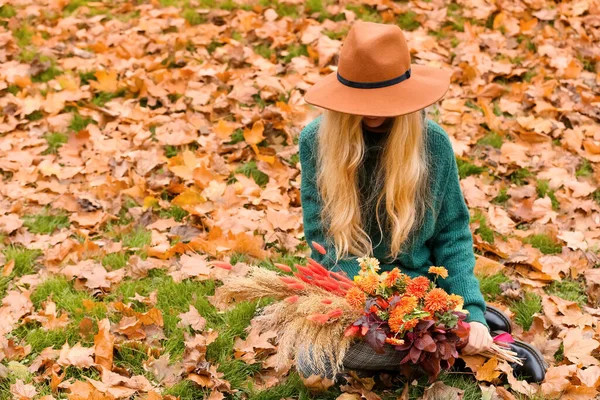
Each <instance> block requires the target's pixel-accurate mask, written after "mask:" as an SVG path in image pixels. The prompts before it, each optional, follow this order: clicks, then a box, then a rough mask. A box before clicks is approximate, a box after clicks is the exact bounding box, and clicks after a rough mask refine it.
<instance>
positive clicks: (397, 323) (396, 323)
mask: <svg viewBox="0 0 600 400" xmlns="http://www.w3.org/2000/svg"><path fill="white" fill-rule="evenodd" d="M403 318H404V313H402V312H401V310H398V309H397V308H395V309H394V311H392V313H391V315H390V318H389V319H388V326H389V327H390V329H391V330H392V332H400V330H401V329H402V324H404V320H403Z"/></svg>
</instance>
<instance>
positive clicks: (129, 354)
mask: <svg viewBox="0 0 600 400" xmlns="http://www.w3.org/2000/svg"><path fill="white" fill-rule="evenodd" d="M139 347H140V346H138V345H136V343H123V344H121V345H119V346H116V347H115V350H116V351H115V354H114V364H115V365H116V366H117V367H120V368H125V369H127V370H128V371H129V372H131V373H132V374H133V375H147V372H146V370H145V369H144V363H145V362H146V361H147V360H148V354H147V353H146V352H145V351H144V350H143V349H140V348H139Z"/></svg>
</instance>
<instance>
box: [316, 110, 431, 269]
mask: <svg viewBox="0 0 600 400" xmlns="http://www.w3.org/2000/svg"><path fill="white" fill-rule="evenodd" d="M424 115H425V114H424V112H421V111H417V112H414V113H411V114H407V115H402V116H399V117H395V118H394V121H393V123H392V124H391V128H390V132H389V135H388V137H387V138H386V141H385V144H384V148H383V151H382V158H381V162H380V163H379V168H378V170H377V171H376V175H377V178H374V179H376V181H375V188H376V190H375V191H376V192H377V193H370V194H369V196H370V197H372V200H374V199H375V197H374V196H376V203H375V214H376V220H377V226H378V227H379V230H380V231H381V232H382V233H383V231H384V230H385V231H386V232H387V233H388V235H387V236H389V237H391V240H390V243H388V245H389V249H390V254H389V257H391V258H392V259H395V258H397V256H398V254H400V251H401V247H402V244H403V243H404V242H405V241H406V240H407V239H408V237H409V234H410V232H411V230H412V229H414V228H417V227H418V226H420V225H421V223H422V221H423V217H424V213H425V209H426V207H427V206H428V205H430V203H429V196H428V184H427V177H428V164H427V157H426V155H427V152H426V140H425V134H424V132H425V129H424ZM361 125H362V116H358V115H352V114H345V113H340V112H336V111H330V110H326V111H325V114H324V115H323V119H322V121H321V123H320V126H319V135H318V142H319V143H318V149H319V150H318V156H317V164H318V168H317V169H318V173H317V186H318V188H319V191H320V193H321V197H322V198H323V209H322V210H323V211H322V215H321V218H322V222H323V226H325V227H326V230H327V234H328V236H329V237H330V238H332V239H333V244H334V246H335V249H336V258H337V259H338V260H339V259H341V258H344V257H347V256H348V255H349V254H353V255H355V256H360V257H362V256H366V255H372V254H373V243H371V239H370V237H369V234H368V233H367V232H366V231H365V229H364V228H363V227H365V226H366V225H365V222H366V218H372V215H364V214H366V213H365V212H364V211H365V210H364V209H365V207H366V204H361V196H360V193H359V188H358V173H359V168H360V167H361V163H362V161H363V157H364V153H365V145H364V141H363V133H362V126H361ZM367 179H371V177H368V178H367ZM382 205H385V223H383V222H382V221H381V219H380V215H379V210H380V209H381V210H383V209H382V208H381V207H382ZM381 236H382V237H383V234H382V235H381Z"/></svg>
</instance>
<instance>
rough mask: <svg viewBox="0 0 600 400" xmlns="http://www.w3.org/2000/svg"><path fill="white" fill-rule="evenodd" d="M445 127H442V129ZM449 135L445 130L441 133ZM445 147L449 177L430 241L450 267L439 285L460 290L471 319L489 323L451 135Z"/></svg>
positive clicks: (437, 259)
mask: <svg viewBox="0 0 600 400" xmlns="http://www.w3.org/2000/svg"><path fill="white" fill-rule="evenodd" d="M440 129H441V128H440ZM441 134H442V135H444V136H445V135H446V134H445V132H442V133H441ZM440 139H443V140H440V142H444V143H443V144H440V146H443V147H444V148H445V149H444V151H442V152H440V154H442V153H443V154H444V156H443V160H439V162H440V165H438V167H440V171H441V174H442V175H445V178H444V179H443V180H441V181H438V182H439V183H440V184H441V185H444V184H445V186H446V187H445V189H444V188H442V189H441V192H442V193H443V195H442V198H441V206H440V211H439V214H438V216H437V220H436V224H435V230H434V236H433V238H432V239H431V240H430V246H431V251H432V254H433V261H434V262H435V264H436V265H438V266H444V267H446V269H448V277H447V278H446V279H440V280H439V281H438V284H439V286H440V287H442V288H443V289H444V290H446V291H447V292H449V293H456V294H458V295H460V296H462V297H463V298H464V300H465V307H464V308H465V309H467V310H468V311H469V316H468V318H467V321H477V322H481V323H482V324H484V325H486V326H487V324H486V322H485V318H484V312H485V300H484V298H483V295H482V294H481V290H480V288H479V281H478V280H477V278H476V277H475V275H474V273H473V269H474V267H475V254H474V253H473V236H472V234H471V230H470V229H469V220H470V216H469V209H468V208H467V204H466V203H465V200H464V197H463V194H462V191H461V188H460V181H459V177H458V167H457V165H456V158H455V156H454V151H453V150H452V145H451V143H450V141H449V140H448V138H447V137H443V138H440Z"/></svg>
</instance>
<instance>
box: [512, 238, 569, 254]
mask: <svg viewBox="0 0 600 400" xmlns="http://www.w3.org/2000/svg"><path fill="white" fill-rule="evenodd" d="M521 240H522V242H523V243H528V244H530V245H531V246H533V247H535V248H536V249H539V250H540V251H541V252H542V253H544V254H558V253H561V252H562V245H561V244H560V243H557V242H556V241H555V240H554V239H552V238H551V237H550V236H549V235H547V234H545V233H540V234H537V235H531V236H527V237H525V238H523V239H521Z"/></svg>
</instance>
